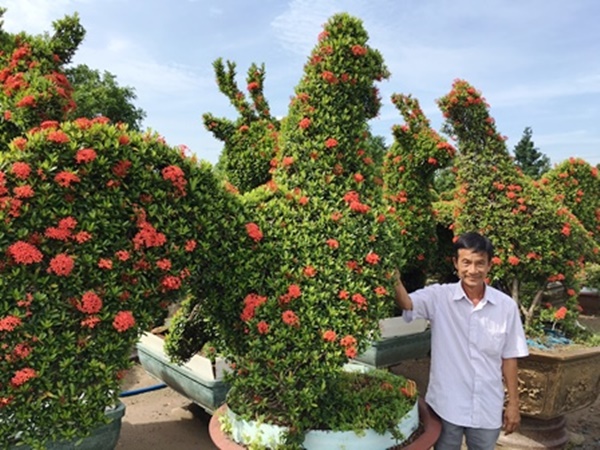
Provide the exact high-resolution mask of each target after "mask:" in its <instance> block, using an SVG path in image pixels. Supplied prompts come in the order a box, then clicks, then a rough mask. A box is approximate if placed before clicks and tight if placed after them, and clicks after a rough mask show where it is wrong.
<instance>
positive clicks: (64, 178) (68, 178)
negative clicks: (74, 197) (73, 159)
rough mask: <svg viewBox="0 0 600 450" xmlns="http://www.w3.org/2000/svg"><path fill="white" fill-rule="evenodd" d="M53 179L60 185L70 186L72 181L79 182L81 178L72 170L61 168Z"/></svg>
mask: <svg viewBox="0 0 600 450" xmlns="http://www.w3.org/2000/svg"><path fill="white" fill-rule="evenodd" d="M54 181H56V182H57V183H58V184H59V185H60V186H62V187H71V184H72V183H79V182H80V181H81V179H80V178H79V177H78V176H77V175H75V174H74V173H73V172H68V171H66V170H63V171H62V172H59V173H57V174H56V176H55V177H54Z"/></svg>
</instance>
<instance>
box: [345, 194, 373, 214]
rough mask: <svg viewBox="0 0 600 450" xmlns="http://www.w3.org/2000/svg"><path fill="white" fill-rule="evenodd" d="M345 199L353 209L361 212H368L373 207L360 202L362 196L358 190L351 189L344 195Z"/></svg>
mask: <svg viewBox="0 0 600 450" xmlns="http://www.w3.org/2000/svg"><path fill="white" fill-rule="evenodd" d="M344 201H345V202H346V203H347V204H348V206H349V207H350V209H351V210H352V211H356V212H358V213H360V214H366V213H368V212H369V211H370V209H371V207H370V206H368V205H365V204H364V203H361V202H360V196H359V194H358V192H356V191H350V192H348V193H347V194H346V195H344Z"/></svg>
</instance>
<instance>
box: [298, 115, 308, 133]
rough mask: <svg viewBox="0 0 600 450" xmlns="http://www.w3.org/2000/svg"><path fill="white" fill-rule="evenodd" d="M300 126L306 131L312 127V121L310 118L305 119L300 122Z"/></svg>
mask: <svg viewBox="0 0 600 450" xmlns="http://www.w3.org/2000/svg"><path fill="white" fill-rule="evenodd" d="M298 126H299V127H300V128H302V129H303V130H306V129H307V128H308V127H310V119H309V118H308V117H305V118H304V119H302V120H301V121H300V122H298Z"/></svg>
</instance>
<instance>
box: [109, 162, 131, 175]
mask: <svg viewBox="0 0 600 450" xmlns="http://www.w3.org/2000/svg"><path fill="white" fill-rule="evenodd" d="M130 168H131V161H128V160H125V159H123V160H121V161H119V162H117V163H116V164H115V165H114V166H113V168H112V173H113V174H114V175H115V176H116V177H119V178H125V177H126V176H127V172H129V169H130Z"/></svg>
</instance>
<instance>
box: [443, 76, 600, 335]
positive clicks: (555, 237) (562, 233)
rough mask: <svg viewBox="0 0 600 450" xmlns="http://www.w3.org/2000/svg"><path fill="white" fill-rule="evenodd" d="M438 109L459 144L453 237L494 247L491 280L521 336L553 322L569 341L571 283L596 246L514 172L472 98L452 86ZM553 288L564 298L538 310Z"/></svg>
mask: <svg viewBox="0 0 600 450" xmlns="http://www.w3.org/2000/svg"><path fill="white" fill-rule="evenodd" d="M439 106H440V108H441V110H442V112H443V114H444V117H445V119H446V120H445V124H444V129H445V131H446V132H448V133H449V134H450V135H452V136H456V138H457V141H458V150H459V154H458V156H457V162H456V166H457V168H458V169H457V182H458V190H457V193H456V202H455V208H456V210H455V213H454V214H455V217H456V220H455V223H454V231H455V232H457V233H461V232H463V231H467V230H475V231H479V232H481V233H482V234H485V235H487V236H488V237H489V238H490V239H491V241H492V242H493V243H494V244H495V246H496V254H497V256H496V257H494V259H493V261H492V262H493V264H494V270H493V273H492V280H491V281H492V282H493V283H497V284H499V285H500V286H501V287H502V288H503V289H504V290H505V291H506V292H507V293H509V295H511V296H512V297H513V298H514V300H515V301H516V302H518V303H519V306H520V308H521V312H522V314H523V316H524V323H525V327H526V329H527V332H528V334H530V335H540V334H542V333H543V327H544V325H545V324H546V323H548V322H551V321H556V320H555V319H559V321H558V324H557V326H558V328H560V329H562V331H563V332H565V333H567V334H568V335H569V337H576V336H577V335H578V334H579V332H580V331H581V329H580V328H579V327H577V326H576V324H575V319H576V317H577V313H578V311H577V309H576V299H575V289H573V287H574V286H575V283H576V279H575V276H576V274H577V272H578V271H579V270H580V267H581V266H582V264H583V263H584V261H586V260H591V261H593V260H596V259H597V257H598V256H597V252H598V246H597V243H596V242H594V240H593V239H592V238H591V237H590V236H589V234H588V232H587V230H586V229H585V228H584V227H583V225H582V223H581V221H580V220H579V219H578V218H577V217H576V216H575V215H574V214H573V213H572V212H571V210H570V209H569V208H568V207H566V206H565V204H564V203H563V202H562V201H560V198H557V197H556V195H555V194H554V193H553V192H550V191H545V190H540V189H538V188H537V187H536V186H535V184H534V183H533V182H532V180H531V179H530V178H529V177H526V176H525V175H523V174H522V173H521V172H520V171H519V170H518V169H517V168H516V166H515V165H514V163H513V161H512V159H511V158H510V156H509V154H508V151H507V148H506V144H505V138H504V137H503V136H501V135H500V134H499V133H498V132H497V130H496V127H495V124H494V119H493V118H492V117H491V116H490V115H489V106H488V105H487V103H486V102H485V100H484V98H483V97H482V95H481V93H480V92H479V91H477V90H476V89H475V88H474V87H472V86H471V85H470V84H469V83H467V82H466V81H463V80H457V81H455V82H454V84H453V87H452V90H451V91H450V92H449V93H448V94H447V95H445V96H444V97H442V98H441V99H440V100H439ZM553 281H560V282H562V283H563V284H564V285H565V286H566V287H567V289H568V291H567V292H568V293H569V295H570V296H571V298H570V300H569V301H568V302H567V307H566V308H565V309H564V310H561V312H560V313H559V312H558V311H557V310H556V309H555V308H552V307H551V308H548V309H545V310H543V309H542V308H540V306H541V304H542V298H543V294H544V291H545V290H546V286H547V285H548V283H549V282H553ZM567 311H568V312H567Z"/></svg>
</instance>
